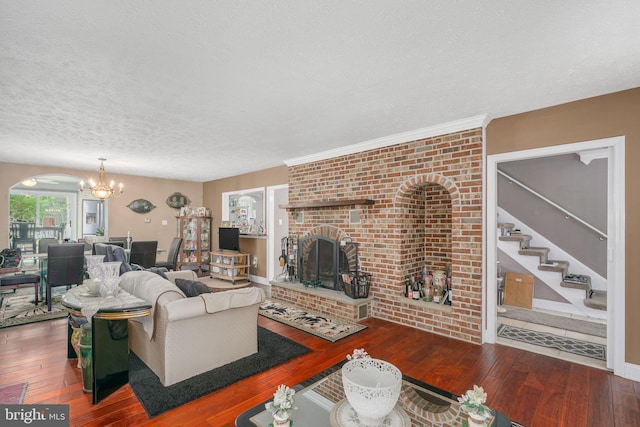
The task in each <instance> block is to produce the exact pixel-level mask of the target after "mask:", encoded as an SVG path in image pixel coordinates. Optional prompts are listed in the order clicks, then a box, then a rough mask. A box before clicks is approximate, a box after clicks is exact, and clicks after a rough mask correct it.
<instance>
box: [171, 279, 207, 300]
mask: <svg viewBox="0 0 640 427" xmlns="http://www.w3.org/2000/svg"><path fill="white" fill-rule="evenodd" d="M176 286H177V287H178V288H180V290H181V291H182V292H184V294H185V295H186V296H187V297H197V296H198V295H200V294H207V293H210V292H211V289H209V288H208V287H207V285H205V284H204V283H202V282H198V281H197V280H187V279H179V278H177V279H176Z"/></svg>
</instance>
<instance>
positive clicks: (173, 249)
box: [156, 237, 182, 270]
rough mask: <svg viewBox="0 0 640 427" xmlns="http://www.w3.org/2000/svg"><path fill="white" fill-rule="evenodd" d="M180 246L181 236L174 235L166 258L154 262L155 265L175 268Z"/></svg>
mask: <svg viewBox="0 0 640 427" xmlns="http://www.w3.org/2000/svg"><path fill="white" fill-rule="evenodd" d="M180 246H182V237H174V238H173V240H172V241H171V245H170V246H169V252H167V260H166V261H164V262H158V263H156V267H164V268H166V269H167V270H175V269H176V265H177V264H178V254H179V253H180Z"/></svg>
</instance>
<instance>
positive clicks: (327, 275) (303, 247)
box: [298, 236, 350, 290]
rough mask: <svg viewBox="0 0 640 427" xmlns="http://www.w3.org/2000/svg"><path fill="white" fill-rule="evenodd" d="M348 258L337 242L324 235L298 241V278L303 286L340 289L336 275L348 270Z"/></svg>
mask: <svg viewBox="0 0 640 427" xmlns="http://www.w3.org/2000/svg"><path fill="white" fill-rule="evenodd" d="M349 270H350V268H349V259H348V256H347V254H345V251H344V250H343V249H342V248H341V247H340V245H339V243H338V242H336V241H335V240H333V239H329V238H327V237H324V236H309V237H304V238H301V239H299V241H298V278H299V279H300V282H302V283H303V284H304V285H305V286H314V287H317V286H320V287H323V288H328V289H335V290H342V289H340V286H339V281H338V275H339V274H340V273H343V272H349Z"/></svg>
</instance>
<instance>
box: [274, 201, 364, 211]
mask: <svg viewBox="0 0 640 427" xmlns="http://www.w3.org/2000/svg"><path fill="white" fill-rule="evenodd" d="M373 204H375V201H374V200H371V199H343V200H323V201H320V202H303V203H294V204H289V205H279V206H280V208H281V209H289V210H295V209H314V208H331V207H335V206H355V205H373Z"/></svg>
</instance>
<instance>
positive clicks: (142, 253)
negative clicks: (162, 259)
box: [129, 240, 158, 268]
mask: <svg viewBox="0 0 640 427" xmlns="http://www.w3.org/2000/svg"><path fill="white" fill-rule="evenodd" d="M157 252H158V241H157V240H150V241H140V242H137V241H136V242H133V243H131V254H130V255H129V263H130V264H137V265H139V266H141V267H142V268H151V267H153V266H155V265H156V255H157Z"/></svg>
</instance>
